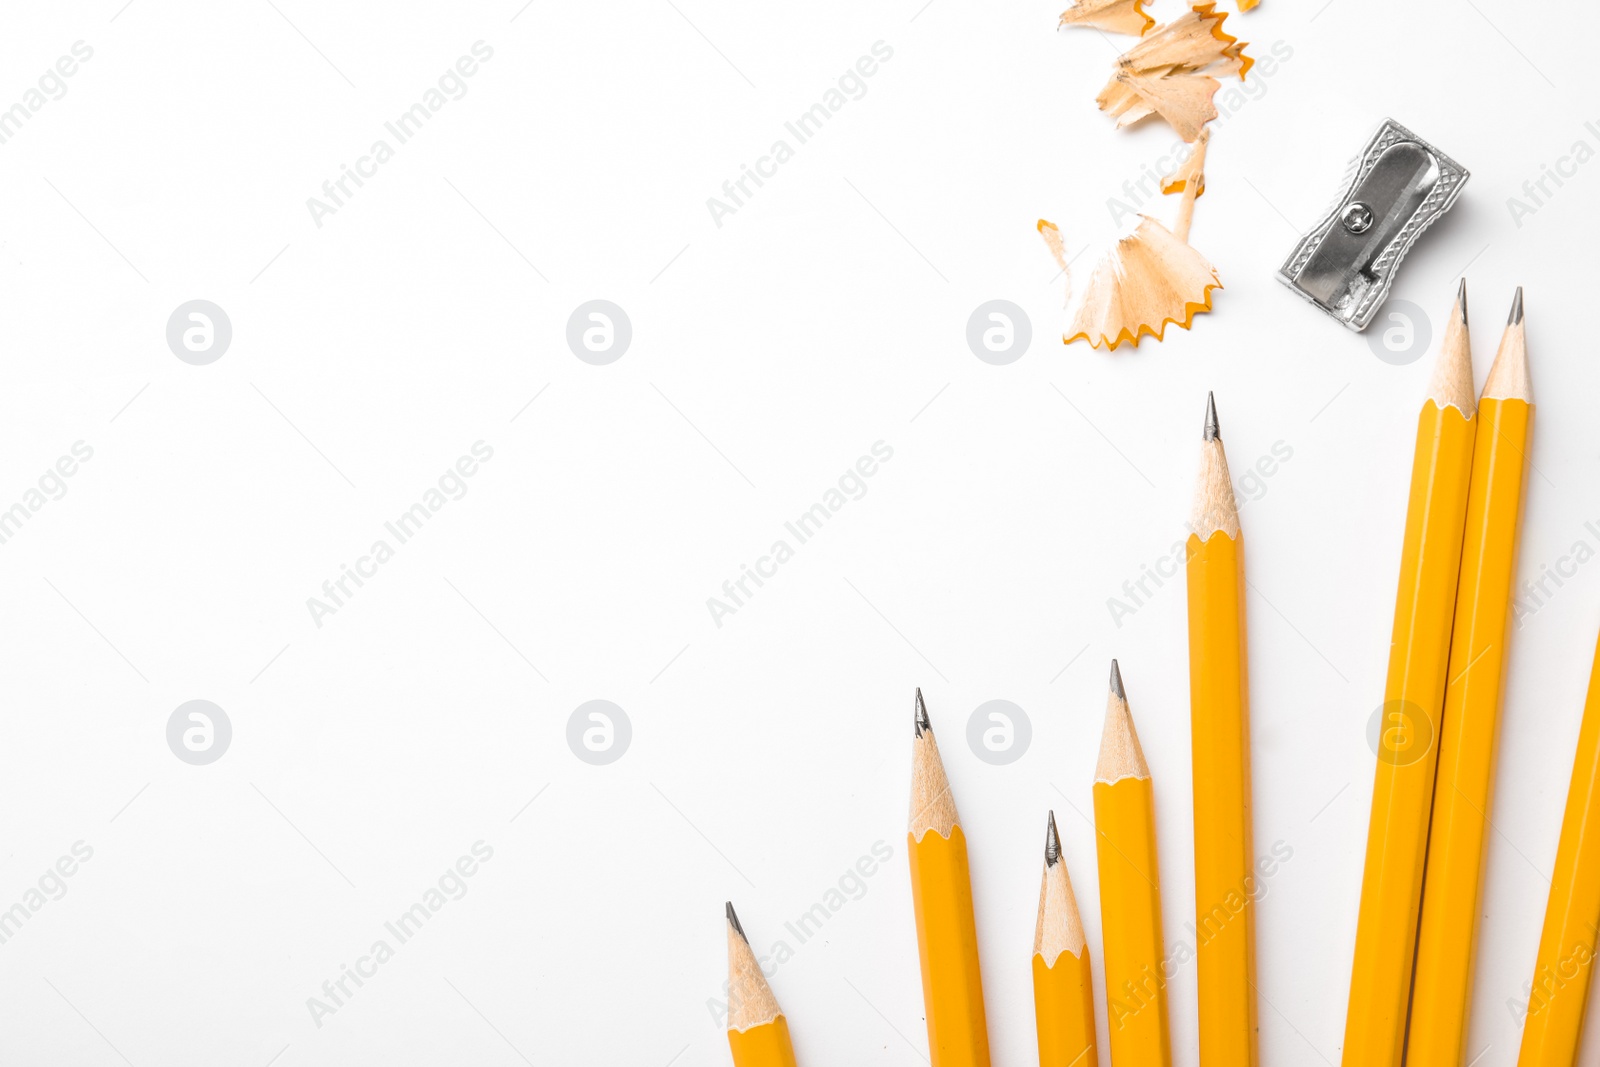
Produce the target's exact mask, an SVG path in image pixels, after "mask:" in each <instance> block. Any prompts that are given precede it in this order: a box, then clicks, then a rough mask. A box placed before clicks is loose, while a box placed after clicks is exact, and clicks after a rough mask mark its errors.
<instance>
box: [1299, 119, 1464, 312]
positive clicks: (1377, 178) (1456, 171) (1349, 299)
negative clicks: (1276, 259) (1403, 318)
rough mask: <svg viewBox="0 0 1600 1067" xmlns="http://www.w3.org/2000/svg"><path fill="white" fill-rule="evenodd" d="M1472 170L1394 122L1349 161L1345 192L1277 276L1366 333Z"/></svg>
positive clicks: (1341, 191)
mask: <svg viewBox="0 0 1600 1067" xmlns="http://www.w3.org/2000/svg"><path fill="white" fill-rule="evenodd" d="M1468 177H1469V175H1468V173H1467V169H1466V168H1465V167H1463V166H1462V165H1461V164H1459V163H1457V162H1456V161H1455V160H1453V159H1451V158H1450V157H1449V156H1447V155H1445V154H1444V153H1443V152H1441V151H1439V150H1438V149H1437V148H1435V147H1433V145H1431V144H1429V143H1428V142H1427V141H1424V140H1423V139H1422V138H1420V137H1418V136H1417V135H1416V134H1414V133H1412V132H1411V131H1410V130H1408V129H1406V128H1405V127H1404V126H1402V125H1400V124H1399V123H1398V122H1395V121H1394V120H1393V119H1385V120H1384V122H1383V125H1382V126H1379V127H1378V130H1377V132H1376V133H1374V134H1373V135H1372V139H1371V140H1369V141H1368V142H1367V144H1366V147H1365V148H1363V149H1362V150H1361V154H1360V155H1358V156H1357V157H1356V158H1355V159H1353V160H1351V161H1350V167H1349V169H1348V170H1347V171H1346V172H1345V177H1344V184H1343V186H1342V187H1341V188H1340V192H1339V197H1338V199H1336V200H1335V201H1334V202H1333V206H1332V207H1331V208H1329V209H1328V213H1327V214H1326V215H1324V216H1323V217H1322V219H1321V221H1319V222H1318V223H1317V224H1316V225H1315V226H1313V227H1312V228H1311V230H1310V232H1308V233H1307V234H1306V235H1305V236H1304V237H1302V238H1301V239H1300V243H1299V244H1297V245H1295V246H1294V251H1293V252H1291V253H1290V254H1289V258H1288V259H1287V260H1286V261H1285V262H1284V264H1283V266H1282V267H1281V268H1279V270H1278V280H1279V281H1281V282H1283V284H1285V285H1287V286H1288V287H1289V288H1290V289H1293V290H1294V291H1295V292H1296V293H1299V294H1300V295H1301V296H1303V297H1305V298H1306V299H1307V300H1309V301H1310V302H1311V303H1312V304H1314V305H1316V306H1317V307H1319V308H1321V309H1322V310H1323V311H1325V312H1327V313H1328V314H1329V315H1330V316H1332V317H1333V318H1334V319H1335V320H1337V321H1339V322H1341V323H1343V324H1344V325H1346V326H1348V327H1349V328H1350V329H1352V330H1357V331H1360V330H1364V329H1366V328H1367V324H1368V323H1369V322H1371V321H1372V316H1373V315H1374V314H1375V313H1376V312H1377V310H1378V306H1379V305H1380V304H1382V303H1383V301H1384V298H1385V297H1387V296H1388V295H1389V287H1390V286H1392V285H1393V284H1394V276H1395V272H1396V271H1397V270H1398V269H1399V267H1400V261H1401V260H1402V259H1404V258H1405V255H1406V253H1407V252H1409V251H1411V246H1412V245H1414V244H1416V242H1417V238H1418V237H1420V236H1421V235H1422V231H1423V230H1426V229H1427V228H1428V227H1429V226H1431V225H1433V223H1434V220H1436V219H1437V218H1438V217H1439V216H1440V215H1443V214H1444V213H1445V212H1446V211H1448V210H1450V205H1451V204H1453V203H1455V200H1456V197H1457V196H1459V195H1460V194H1461V188H1462V186H1464V185H1466V184H1467V178H1468Z"/></svg>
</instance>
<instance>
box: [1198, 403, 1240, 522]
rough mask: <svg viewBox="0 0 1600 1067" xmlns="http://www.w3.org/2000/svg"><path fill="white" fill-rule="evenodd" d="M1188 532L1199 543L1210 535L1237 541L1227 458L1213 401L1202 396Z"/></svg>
mask: <svg viewBox="0 0 1600 1067" xmlns="http://www.w3.org/2000/svg"><path fill="white" fill-rule="evenodd" d="M1189 532H1190V533H1192V534H1194V535H1196V536H1197V537H1199V538H1200V540H1202V541H1207V540H1210V538H1211V535H1212V534H1214V533H1225V534H1227V535H1228V536H1229V537H1231V538H1232V539H1233V540H1235V541H1237V540H1238V539H1239V504H1238V501H1236V500H1235V499H1234V497H1233V478H1232V476H1231V475H1229V473H1228V454H1227V452H1226V451H1225V450H1224V449H1223V447H1222V429H1221V427H1220V425H1219V424H1218V422H1217V403H1216V398H1215V397H1213V396H1211V395H1210V394H1209V393H1208V394H1207V395H1206V422H1205V427H1204V428H1203V429H1202V430H1201V433H1200V478H1199V480H1198V481H1197V482H1196V483H1195V489H1194V506H1193V507H1192V508H1191V509H1190V511H1189Z"/></svg>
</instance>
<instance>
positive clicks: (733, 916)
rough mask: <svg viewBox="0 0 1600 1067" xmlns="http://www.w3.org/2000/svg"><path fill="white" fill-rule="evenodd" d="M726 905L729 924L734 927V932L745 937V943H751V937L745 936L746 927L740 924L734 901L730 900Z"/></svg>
mask: <svg viewBox="0 0 1600 1067" xmlns="http://www.w3.org/2000/svg"><path fill="white" fill-rule="evenodd" d="M725 907H726V910H727V913H728V925H729V926H731V927H733V930H734V933H736V934H738V935H739V936H740V937H741V938H743V940H744V943H745V944H747V945H748V944H749V943H750V939H749V938H748V937H745V936H744V927H742V926H740V925H739V916H738V914H737V913H736V912H735V911H734V910H733V901H731V900H730V901H728V902H727V904H726V905H725Z"/></svg>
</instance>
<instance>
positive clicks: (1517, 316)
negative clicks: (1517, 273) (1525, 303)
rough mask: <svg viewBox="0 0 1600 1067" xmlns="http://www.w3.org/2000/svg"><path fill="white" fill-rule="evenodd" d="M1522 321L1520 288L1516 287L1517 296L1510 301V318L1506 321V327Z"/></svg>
mask: <svg viewBox="0 0 1600 1067" xmlns="http://www.w3.org/2000/svg"><path fill="white" fill-rule="evenodd" d="M1521 321H1522V286H1520V285H1519V286H1517V295H1516V296H1515V297H1513V298H1512V300H1511V317H1510V318H1509V319H1507V320H1506V325H1507V326H1515V325H1516V324H1517V323H1519V322H1521Z"/></svg>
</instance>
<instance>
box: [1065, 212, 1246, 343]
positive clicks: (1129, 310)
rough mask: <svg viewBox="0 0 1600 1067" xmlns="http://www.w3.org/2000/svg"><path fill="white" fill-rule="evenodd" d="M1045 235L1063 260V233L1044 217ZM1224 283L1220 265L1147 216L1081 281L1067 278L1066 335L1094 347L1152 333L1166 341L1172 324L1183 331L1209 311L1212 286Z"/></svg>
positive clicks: (1066, 338)
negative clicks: (1077, 282)
mask: <svg viewBox="0 0 1600 1067" xmlns="http://www.w3.org/2000/svg"><path fill="white" fill-rule="evenodd" d="M1039 233H1040V235H1041V236H1042V237H1044V240H1045V244H1046V245H1048V246H1050V248H1051V251H1052V253H1053V254H1054V255H1055V257H1056V262H1057V263H1060V264H1062V266H1063V267H1064V266H1065V262H1064V260H1065V257H1064V256H1063V255H1062V252H1061V234H1060V230H1059V229H1058V228H1057V227H1056V226H1055V224H1054V223H1051V222H1047V221H1045V220H1043V219H1041V220H1039ZM1220 288H1222V282H1221V281H1220V280H1219V279H1218V278H1217V272H1216V268H1214V267H1213V266H1211V264H1210V263H1208V262H1207V261H1206V259H1205V257H1204V256H1202V255H1201V254H1200V253H1199V252H1196V251H1195V250H1194V249H1193V248H1190V247H1189V246H1188V245H1187V244H1185V243H1184V242H1183V241H1180V240H1178V238H1177V237H1175V236H1174V235H1173V234H1172V231H1170V230H1168V229H1167V228H1166V227H1165V226H1163V225H1161V223H1159V222H1157V221H1156V220H1155V219H1152V218H1150V217H1148V216H1144V215H1141V216H1140V219H1139V225H1138V226H1137V227H1135V228H1134V230H1133V232H1132V233H1130V234H1128V235H1127V236H1126V237H1123V238H1121V239H1119V240H1118V241H1116V242H1115V243H1114V244H1113V245H1111V246H1110V247H1109V248H1107V249H1106V250H1105V251H1104V252H1103V253H1102V255H1101V257H1100V259H1099V261H1098V262H1096V263H1095V265H1094V267H1093V268H1092V270H1091V271H1090V273H1089V276H1088V281H1087V282H1086V283H1085V284H1083V285H1073V284H1072V282H1071V279H1070V278H1069V279H1068V292H1067V302H1066V309H1067V314H1066V317H1067V327H1066V331H1065V332H1064V333H1063V334H1062V338H1061V339H1062V341H1063V343H1065V344H1071V343H1072V342H1073V341H1076V340H1079V339H1083V340H1086V341H1088V342H1089V347H1090V348H1100V347H1102V346H1104V347H1105V348H1107V349H1108V350H1114V349H1116V347H1117V346H1118V345H1120V344H1122V343H1124V342H1132V343H1133V344H1134V345H1135V346H1137V345H1138V344H1139V341H1140V339H1141V338H1143V337H1144V336H1145V335H1146V334H1150V335H1153V336H1154V337H1155V338H1156V340H1158V341H1159V340H1162V339H1163V337H1164V335H1165V333H1166V327H1167V324H1168V323H1177V324H1178V325H1179V326H1181V327H1183V328H1184V329H1185V330H1187V329H1189V328H1190V326H1191V325H1192V324H1193V321H1194V316H1195V315H1197V314H1199V313H1200V312H1203V311H1210V310H1211V290H1213V289H1220Z"/></svg>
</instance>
